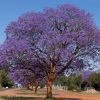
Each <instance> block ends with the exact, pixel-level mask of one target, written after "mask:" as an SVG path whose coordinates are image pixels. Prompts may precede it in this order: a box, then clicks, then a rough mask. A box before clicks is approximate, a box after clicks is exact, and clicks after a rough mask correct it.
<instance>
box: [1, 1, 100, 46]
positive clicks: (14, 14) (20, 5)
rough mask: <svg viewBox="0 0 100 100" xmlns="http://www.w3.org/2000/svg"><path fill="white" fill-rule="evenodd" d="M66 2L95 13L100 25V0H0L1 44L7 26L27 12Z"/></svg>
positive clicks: (96, 20)
mask: <svg viewBox="0 0 100 100" xmlns="http://www.w3.org/2000/svg"><path fill="white" fill-rule="evenodd" d="M64 3H68V4H73V5H75V6H77V7H79V8H81V9H84V10H86V11H88V12H90V13H91V14H93V15H94V22H95V23H96V25H97V26H98V27H100V0H0V44H1V43H3V41H4V40H5V33H4V30H5V28H6V26H7V25H8V24H9V23H10V22H11V21H13V20H16V19H17V18H18V16H20V15H21V14H23V13H25V12H31V11H42V10H43V9H44V8H45V7H53V8H55V7H56V6H57V5H61V4H64Z"/></svg>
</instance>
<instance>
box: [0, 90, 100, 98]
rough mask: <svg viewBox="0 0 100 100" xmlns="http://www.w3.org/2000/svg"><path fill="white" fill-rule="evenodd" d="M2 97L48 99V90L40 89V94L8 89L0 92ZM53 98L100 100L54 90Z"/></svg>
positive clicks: (77, 93)
mask: <svg viewBox="0 0 100 100" xmlns="http://www.w3.org/2000/svg"><path fill="white" fill-rule="evenodd" d="M0 96H18V97H41V98H45V97H46V89H38V93H37V94H34V91H31V90H25V89H8V90H3V91H0ZM53 97H56V98H74V99H75V100H100V94H87V93H80V92H70V91H65V90H58V89H55V90H53Z"/></svg>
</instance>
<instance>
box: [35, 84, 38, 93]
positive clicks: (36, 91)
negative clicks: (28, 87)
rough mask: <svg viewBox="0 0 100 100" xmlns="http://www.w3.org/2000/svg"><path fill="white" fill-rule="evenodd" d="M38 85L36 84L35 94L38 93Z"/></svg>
mask: <svg viewBox="0 0 100 100" xmlns="http://www.w3.org/2000/svg"><path fill="white" fill-rule="evenodd" d="M37 88H38V85H36V86H35V94H37Z"/></svg>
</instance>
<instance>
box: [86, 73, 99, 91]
mask: <svg viewBox="0 0 100 100" xmlns="http://www.w3.org/2000/svg"><path fill="white" fill-rule="evenodd" d="M88 82H89V83H90V85H91V87H93V88H95V89H96V90H99V91H100V73H96V72H94V73H92V74H91V75H90V77H89V78H88Z"/></svg>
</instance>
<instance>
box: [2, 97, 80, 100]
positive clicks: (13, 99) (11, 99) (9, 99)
mask: <svg viewBox="0 0 100 100" xmlns="http://www.w3.org/2000/svg"><path fill="white" fill-rule="evenodd" d="M0 100H79V99H73V98H72V99H68V98H67V99H60V98H52V99H43V98H33V97H1V98H0Z"/></svg>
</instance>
